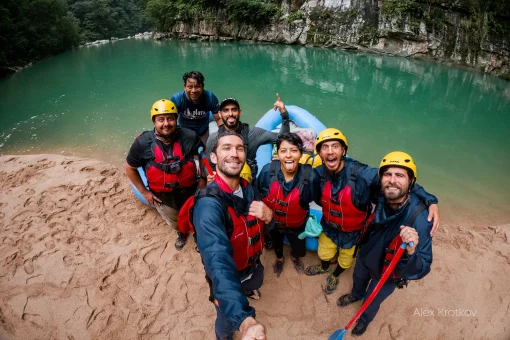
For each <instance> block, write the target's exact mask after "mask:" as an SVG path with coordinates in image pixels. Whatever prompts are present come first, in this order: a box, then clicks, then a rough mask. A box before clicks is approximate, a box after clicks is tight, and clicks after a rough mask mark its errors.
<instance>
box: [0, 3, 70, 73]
mask: <svg viewBox="0 0 510 340" xmlns="http://www.w3.org/2000/svg"><path fill="white" fill-rule="evenodd" d="M78 30H79V28H78V23H77V21H76V19H75V18H74V17H73V16H72V14H71V13H70V12H68V7H67V3H66V2H65V0H8V1H6V2H2V4H0V46H1V48H0V67H16V66H20V65H26V64H27V63H29V62H31V61H33V60H38V59H42V58H45V57H47V56H50V55H53V54H55V53H59V52H63V51H65V50H67V49H69V48H72V47H73V46H76V45H77V44H78V43H79V35H78Z"/></svg>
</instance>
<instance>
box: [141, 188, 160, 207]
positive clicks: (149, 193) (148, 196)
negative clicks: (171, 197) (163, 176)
mask: <svg viewBox="0 0 510 340" xmlns="http://www.w3.org/2000/svg"><path fill="white" fill-rule="evenodd" d="M141 194H142V195H143V197H144V198H145V200H146V201H147V203H149V204H152V205H156V204H159V203H161V200H160V199H159V198H157V197H156V195H154V194H153V193H152V191H150V190H147V189H145V190H144V191H143V192H141Z"/></svg>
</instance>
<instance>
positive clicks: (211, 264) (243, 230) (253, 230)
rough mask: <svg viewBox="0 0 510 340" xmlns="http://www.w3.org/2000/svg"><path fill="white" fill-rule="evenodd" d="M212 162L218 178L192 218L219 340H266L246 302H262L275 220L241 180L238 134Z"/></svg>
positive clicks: (225, 138) (242, 153) (242, 150)
mask: <svg viewBox="0 0 510 340" xmlns="http://www.w3.org/2000/svg"><path fill="white" fill-rule="evenodd" d="M210 157H211V159H212V160H213V161H214V162H215V163H216V176H215V178H214V181H213V182H212V183H211V184H209V185H207V187H206V188H205V189H201V190H200V191H199V192H198V193H197V194H196V196H195V203H194V208H193V215H192V216H193V226H194V230H195V236H196V240H197V245H198V249H199V250H200V255H201V257H202V262H203V264H204V268H205V272H206V279H207V282H208V283H209V285H210V288H211V296H210V300H211V301H212V302H214V305H215V307H216V315H217V317H216V323H215V332H216V339H222V340H223V339H225V340H226V339H232V336H233V334H234V332H235V331H236V330H240V331H241V337H242V339H246V340H250V339H253V340H255V339H262V340H263V339H266V336H265V329H264V326H262V325H261V324H259V323H258V322H257V321H256V320H255V309H254V308H253V307H250V305H249V303H248V300H247V298H246V297H250V298H252V299H259V298H260V292H259V290H258V289H259V288H260V287H261V286H262V282H263V280H264V267H263V265H262V263H261V261H260V255H261V253H262V249H263V241H264V233H263V231H264V225H265V224H267V223H270V222H271V219H272V217H273V214H272V211H271V210H270V209H269V208H268V207H267V206H266V205H265V204H264V203H263V202H261V201H260V200H259V197H257V195H256V192H255V191H254V190H253V187H252V186H251V185H250V184H249V183H248V182H247V181H246V180H244V179H241V177H240V174H241V170H242V168H243V166H244V162H245V160H246V147H245V145H244V142H243V139H242V137H241V136H240V135H238V134H236V133H235V132H233V131H226V132H225V133H224V134H222V135H220V136H219V137H218V139H217V140H216V141H215V143H214V145H213V146H212V149H211V155H210Z"/></svg>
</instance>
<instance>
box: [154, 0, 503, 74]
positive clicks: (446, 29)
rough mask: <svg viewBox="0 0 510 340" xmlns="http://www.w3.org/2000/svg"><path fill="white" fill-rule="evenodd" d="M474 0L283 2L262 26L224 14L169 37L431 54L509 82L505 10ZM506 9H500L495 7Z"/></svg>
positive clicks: (177, 28) (180, 27) (185, 25)
mask: <svg viewBox="0 0 510 340" xmlns="http://www.w3.org/2000/svg"><path fill="white" fill-rule="evenodd" d="M475 2H476V0H454V1H452V2H449V3H448V4H446V3H445V2H441V1H440V0H319V1H305V2H303V1H299V0H283V1H282V2H281V13H282V15H281V16H280V17H279V18H278V19H276V20H274V21H273V22H271V23H267V25H263V26H261V25H258V26H254V25H250V24H243V23H236V22H229V21H228V20H227V19H226V17H227V16H226V13H224V12H221V11H220V12H217V13H212V15H209V16H206V17H208V19H201V20H195V21H191V22H177V23H176V24H175V25H174V26H173V27H172V30H171V32H169V33H166V34H158V35H157V36H156V38H163V37H166V36H169V35H170V36H173V37H177V38H185V39H202V40H206V39H207V40H218V39H219V40H254V41H263V42H274V43H284V44H301V45H312V46H324V47H335V48H341V49H356V50H362V51H372V52H377V53H384V54H390V55H395V56H401V57H406V58H422V59H430V60H435V61H438V62H443V63H448V64H454V65H459V66H465V67H470V68H475V69H477V70H479V71H482V72H486V73H491V74H494V75H497V76H501V77H503V78H506V79H510V37H509V36H508V32H510V24H509V22H510V10H508V9H505V7H509V6H508V5H504V4H503V5H493V7H494V6H496V11H495V10H494V8H492V11H487V10H483V9H480V8H478V9H474V7H473V3H475ZM498 6H499V7H501V8H503V9H504V10H499V9H497V7H498Z"/></svg>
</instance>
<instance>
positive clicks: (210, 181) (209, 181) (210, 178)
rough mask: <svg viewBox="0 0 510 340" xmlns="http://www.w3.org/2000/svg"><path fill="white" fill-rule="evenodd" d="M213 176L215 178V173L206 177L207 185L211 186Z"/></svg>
mask: <svg viewBox="0 0 510 340" xmlns="http://www.w3.org/2000/svg"><path fill="white" fill-rule="evenodd" d="M214 176H216V171H214V172H213V173H212V175H207V184H211V183H212V182H213V181H214Z"/></svg>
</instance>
